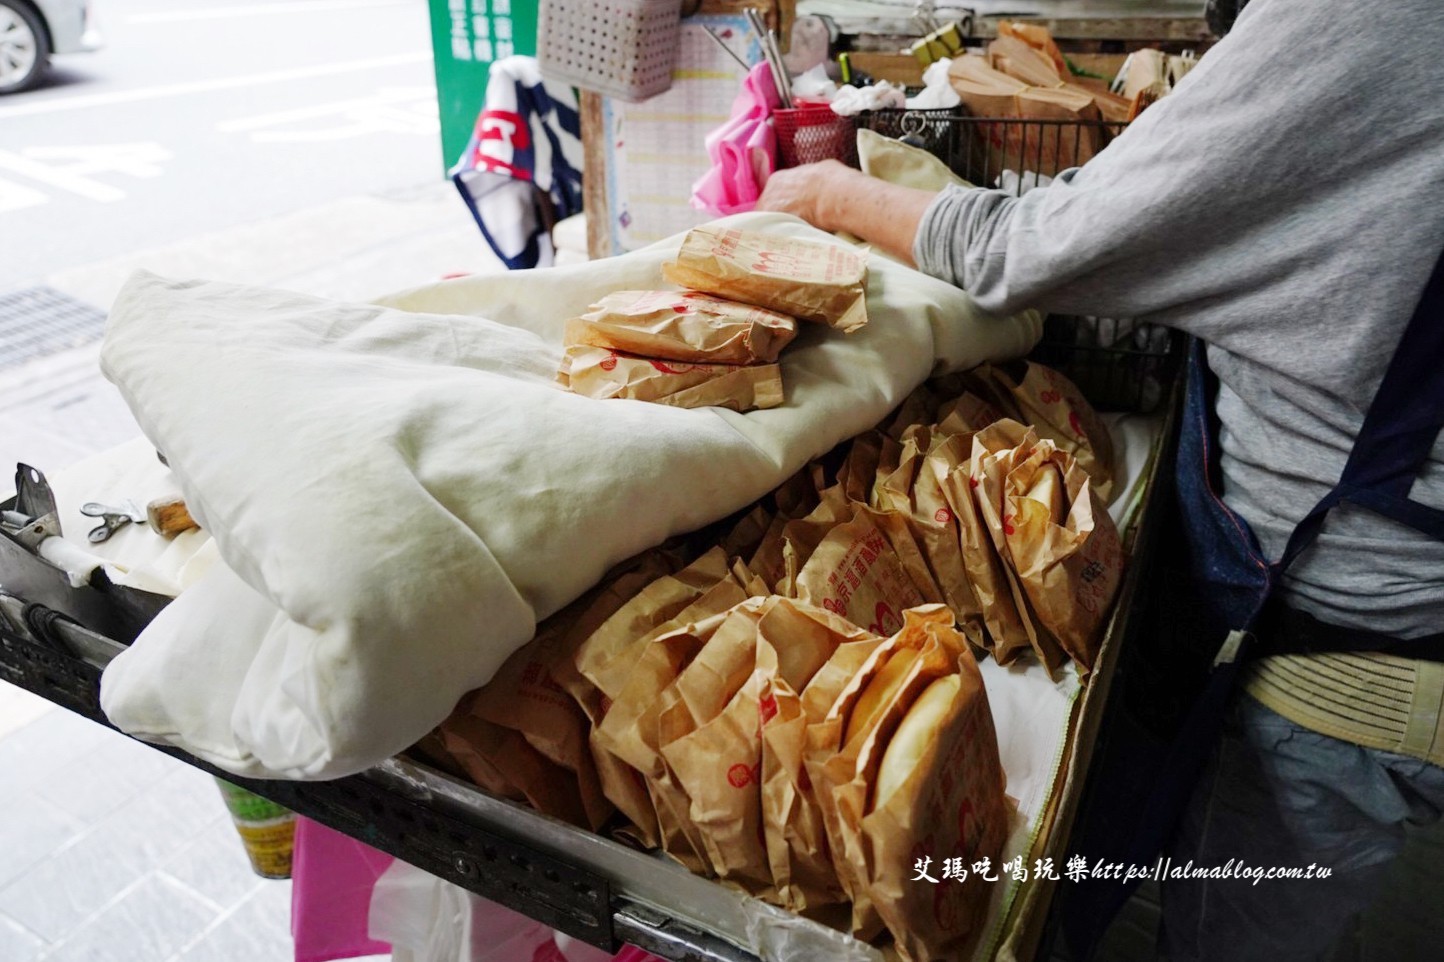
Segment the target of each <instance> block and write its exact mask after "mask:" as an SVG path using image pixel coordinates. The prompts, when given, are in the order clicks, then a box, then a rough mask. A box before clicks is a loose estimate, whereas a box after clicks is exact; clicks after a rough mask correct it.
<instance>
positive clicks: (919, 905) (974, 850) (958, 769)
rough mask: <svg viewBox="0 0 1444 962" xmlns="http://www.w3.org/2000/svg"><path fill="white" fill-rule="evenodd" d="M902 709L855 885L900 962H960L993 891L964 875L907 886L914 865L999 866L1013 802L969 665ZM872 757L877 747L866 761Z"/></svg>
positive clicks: (881, 766)
mask: <svg viewBox="0 0 1444 962" xmlns="http://www.w3.org/2000/svg"><path fill="white" fill-rule="evenodd" d="M900 701H901V700H900ZM902 704H904V705H906V706H907V707H906V713H905V714H903V716H902V719H901V721H900V722H898V724H897V727H896V729H895V730H894V731H893V732H892V734H891V735H890V736H888V737H887V738H886V741H885V748H883V749H882V757H881V761H880V762H879V763H878V766H877V775H876V777H875V779H874V780H873V782H872V795H871V798H870V800H869V801H868V813H867V814H866V815H865V816H864V817H863V818H862V825H861V836H862V840H863V844H862V846H861V850H862V852H863V855H864V858H865V861H864V865H863V872H862V874H863V882H864V884H865V886H866V887H867V890H868V892H869V897H870V899H871V901H872V903H873V904H874V905H875V906H876V907H877V911H878V913H879V914H880V915H881V916H882V919H883V922H884V923H885V924H886V926H887V928H888V931H889V932H891V933H892V936H893V940H894V942H895V944H896V946H897V949H898V952H899V954H900V955H901V956H902V957H903V958H904V959H911V960H914V962H933V960H939V962H941V960H952V959H966V958H968V957H969V956H970V955H971V954H972V952H973V950H974V948H975V947H976V945H977V942H978V939H979V936H980V935H981V934H982V932H983V928H984V925H985V923H986V920H987V911H988V901H989V896H990V894H991V891H990V890H991V888H992V886H993V885H994V884H997V883H990V882H987V881H985V880H984V879H982V878H981V877H979V876H978V874H977V873H975V872H972V871H969V874H968V877H967V878H966V879H965V880H964V881H962V882H959V881H956V880H953V879H949V880H947V881H943V882H939V883H938V884H937V885H930V884H926V883H918V882H915V881H913V879H914V878H916V866H917V861H918V859H919V858H922V857H929V858H931V859H932V863H931V864H932V866H933V867H934V869H937V870H939V871H940V870H941V869H940V866H942V865H943V864H944V863H945V862H946V861H947V860H948V859H961V860H962V863H963V864H964V865H967V866H969V867H971V866H972V864H973V863H974V862H975V861H977V860H978V859H982V858H987V859H990V860H992V862H993V864H998V863H999V862H1000V861H1001V858H1002V851H1003V843H1004V841H1005V840H1006V837H1007V834H1008V828H1009V820H1010V817H1011V810H1012V804H1011V803H1010V801H1009V800H1008V798H1007V796H1006V795H1005V794H1004V792H1003V789H1004V785H1005V783H1006V777H1005V775H1004V773H1003V766H1002V763H1001V761H1000V759H999V757H998V738H997V734H996V732H995V731H994V728H993V716H992V712H991V711H990V710H989V707H988V696H987V692H986V691H985V690H984V688H983V679H982V675H981V673H980V672H979V671H978V666H977V662H975V661H974V660H973V656H972V655H971V654H970V653H968V652H966V651H964V652H962V653H961V654H960V655H959V656H958V659H957V663H956V666H955V669H954V673H951V674H947V675H944V676H943V677H941V678H938V679H935V680H933V681H931V682H930V683H929V684H928V685H927V687H926V688H924V689H922V691H921V693H920V694H919V695H918V696H917V697H916V698H914V699H913V700H912V701H911V703H910V704H909V703H907V702H905V701H903V702H902ZM879 734H881V733H879ZM878 750H879V746H878V745H877V744H876V743H875V744H874V745H873V755H874V756H875V755H876V754H877V752H878Z"/></svg>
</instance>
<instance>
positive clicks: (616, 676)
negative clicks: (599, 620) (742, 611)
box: [558, 549, 745, 848]
mask: <svg viewBox="0 0 1444 962" xmlns="http://www.w3.org/2000/svg"><path fill="white" fill-rule="evenodd" d="M709 593H710V595H709ZM744 597H745V594H744V593H743V591H742V590H741V588H740V587H739V586H738V584H737V582H736V581H735V580H734V579H733V577H732V572H731V570H730V568H729V567H728V564H727V556H726V555H725V554H724V553H723V552H722V551H721V550H720V549H713V550H712V551H709V552H707V553H706V554H704V555H702V556H701V557H699V558H698V559H697V560H696V561H694V562H692V564H690V565H688V566H687V567H686V568H683V569H682V570H681V571H678V572H677V573H676V574H674V575H667V576H665V577H662V578H658V579H656V580H655V581H653V582H652V583H650V584H648V585H647V586H646V587H645V588H644V589H643V590H642V591H641V592H640V593H639V594H637V595H636V596H635V597H634V598H632V599H631V600H630V601H628V602H627V603H626V604H625V605H623V606H622V607H621V608H620V609H619V610H618V611H617V612H616V613H615V614H614V615H612V616H611V617H610V618H608V619H607V620H606V621H605V622H604V623H603V624H602V626H601V627H600V628H598V629H597V630H596V631H594V632H593V633H592V634H591V635H589V636H588V637H587V638H586V640H585V641H583V642H582V643H581V645H580V646H579V647H578V648H577V651H576V654H575V656H574V658H573V661H574V664H575V667H576V669H577V671H576V674H575V675H572V676H568V675H567V674H566V673H565V672H559V673H558V682H559V683H560V684H562V686H563V687H565V688H566V689H567V690H568V691H569V692H570V693H571V695H572V697H573V698H575V699H576V701H577V703H578V704H580V705H581V706H582V709H583V711H585V712H586V713H587V717H588V719H590V721H591V722H592V726H593V727H592V731H591V734H590V736H589V738H588V747H589V748H590V749H591V752H592V757H593V760H594V762H595V764H596V767H597V776H598V779H599V781H600V782H601V785H602V790H603V792H604V793H605V795H606V796H607V798H608V799H609V800H610V801H611V802H612V803H613V804H614V805H616V806H617V808H618V809H619V810H620V811H621V812H622V814H623V815H625V816H626V817H627V818H628V819H629V820H631V822H632V823H633V825H634V826H635V829H636V832H635V834H636V836H637V839H638V840H639V841H640V842H641V843H642V844H643V845H645V846H647V847H650V848H655V847H657V846H659V845H660V844H661V835H660V829H659V827H658V824H657V815H656V811H655V808H654V806H653V804H652V801H651V796H650V793H649V792H648V791H647V787H646V784H645V782H644V781H643V780H642V777H641V775H640V774H639V773H638V772H637V771H636V770H635V769H633V768H631V767H630V766H628V765H626V764H625V763H624V762H622V761H621V760H619V759H618V758H617V757H616V756H615V755H614V754H613V753H612V752H611V751H609V750H608V749H607V748H606V746H605V745H604V744H601V743H599V742H598V739H597V730H596V726H597V725H598V724H600V723H601V721H602V720H603V719H604V718H605V716H606V714H607V710H608V708H609V707H610V706H611V703H612V700H613V699H615V698H616V697H617V696H618V695H620V694H621V691H622V688H623V687H624V685H625V679H626V678H627V676H628V673H629V671H630V668H631V664H632V662H633V661H635V659H636V658H637V657H638V656H639V655H640V649H634V648H633V646H634V645H635V644H636V643H637V642H639V641H642V640H645V639H647V638H649V637H651V636H653V635H654V634H657V633H663V632H665V631H667V630H669V629H670V628H671V627H674V625H673V621H674V619H679V618H684V619H685V618H687V617H688V616H689V615H691V614H697V615H698V617H699V618H700V617H705V615H704V614H702V613H703V612H705V613H708V614H711V613H715V612H716V611H721V610H725V609H726V608H728V607H730V606H731V605H733V604H735V603H737V601H739V600H741V599H742V598H744ZM704 599H705V600H704ZM683 623H684V624H685V621H683Z"/></svg>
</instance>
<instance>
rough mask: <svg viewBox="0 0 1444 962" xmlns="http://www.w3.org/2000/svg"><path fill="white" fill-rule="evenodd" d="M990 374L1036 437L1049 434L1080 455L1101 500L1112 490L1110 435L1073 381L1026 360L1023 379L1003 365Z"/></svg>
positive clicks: (1083, 466)
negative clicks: (1016, 404)
mask: <svg viewBox="0 0 1444 962" xmlns="http://www.w3.org/2000/svg"><path fill="white" fill-rule="evenodd" d="M987 370H988V374H989V376H990V377H992V378H993V379H994V380H996V381H997V382H998V384H1000V385H1001V386H1002V387H1003V388H1004V389H1005V390H1007V391H1008V392H1009V393H1010V394H1012V395H1013V398H1014V399H1015V400H1016V401H1017V403H1018V408H1019V410H1020V411H1021V412H1022V421H1023V422H1024V423H1025V424H1030V425H1032V427H1033V430H1034V431H1035V432H1036V433H1037V435H1038V437H1040V438H1047V439H1048V440H1050V441H1052V442H1053V443H1054V444H1056V445H1057V446H1058V447H1059V448H1061V449H1062V450H1064V451H1066V452H1068V453H1069V454H1071V455H1073V456H1074V457H1075V458H1077V459H1078V464H1079V465H1080V466H1081V467H1082V468H1083V470H1084V471H1086V472H1088V477H1089V478H1091V479H1092V481H1093V487H1094V488H1095V489H1096V491H1097V493H1098V495H1099V497H1101V498H1102V499H1103V503H1104V504H1107V503H1108V501H1109V498H1110V497H1111V495H1112V493H1113V437H1112V435H1111V434H1109V433H1108V426H1107V425H1105V424H1104V423H1103V421H1102V419H1101V418H1099V417H1098V412H1097V411H1095V410H1093V405H1091V404H1089V403H1088V401H1087V399H1086V398H1084V397H1083V392H1082V391H1079V390H1078V387H1077V385H1075V384H1074V383H1073V382H1072V381H1070V380H1068V379H1067V378H1066V377H1064V376H1063V375H1062V374H1060V373H1059V372H1057V371H1055V370H1053V369H1052V368H1051V367H1045V366H1044V365H1042V364H1034V363H1032V362H1029V363H1028V366H1027V370H1026V371H1025V372H1024V374H1023V377H1022V379H1021V380H1014V379H1013V377H1012V376H1011V375H1009V373H1008V372H1007V371H1006V370H1005V369H1003V368H1001V367H996V366H994V367H989V368H988V369H987Z"/></svg>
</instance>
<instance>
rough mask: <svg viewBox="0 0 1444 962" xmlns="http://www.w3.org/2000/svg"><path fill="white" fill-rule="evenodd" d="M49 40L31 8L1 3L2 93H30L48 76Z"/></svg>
mask: <svg viewBox="0 0 1444 962" xmlns="http://www.w3.org/2000/svg"><path fill="white" fill-rule="evenodd" d="M49 60H50V38H49V36H48V35H47V34H46V33H45V27H44V26H43V25H42V24H41V22H40V17H39V16H37V15H36V13H35V11H34V10H32V9H31V8H30V7H29V5H27V4H24V3H20V2H18V0H0V94H11V93H16V92H17V91H21V90H28V89H30V88H31V87H33V86H35V84H36V82H37V81H39V80H40V77H41V75H42V74H43V73H45V65H46V63H47V62H48V61H49Z"/></svg>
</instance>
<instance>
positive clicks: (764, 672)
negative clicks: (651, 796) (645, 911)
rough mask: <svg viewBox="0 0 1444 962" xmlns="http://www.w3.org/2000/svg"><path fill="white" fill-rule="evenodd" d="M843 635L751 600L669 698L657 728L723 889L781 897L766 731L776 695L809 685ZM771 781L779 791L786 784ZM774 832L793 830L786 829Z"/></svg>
mask: <svg viewBox="0 0 1444 962" xmlns="http://www.w3.org/2000/svg"><path fill="white" fill-rule="evenodd" d="M817 614H818V615H819V616H821V617H822V618H824V619H826V618H827V617H828V616H827V615H826V614H825V613H823V612H818V613H817ZM845 632H846V627H845V626H844V625H842V623H840V622H836V621H833V622H831V623H830V624H822V623H819V622H818V621H816V620H814V619H811V618H808V617H807V616H806V615H805V614H803V613H802V612H801V611H800V609H799V606H798V605H797V604H796V603H795V602H793V601H791V600H789V599H785V598H780V597H777V596H773V597H769V598H767V599H753V600H750V601H748V602H745V603H744V604H742V605H740V606H738V607H737V608H734V609H733V610H732V611H731V612H729V613H728V615H727V616H726V621H725V622H724V624H723V626H722V627H721V628H719V629H718V630H717V632H716V633H714V634H713V636H712V637H711V639H709V640H708V642H707V643H706V644H705V645H704V647H703V648H702V650H701V651H700V652H699V653H698V654H697V656H696V657H695V658H694V659H693V661H692V662H691V664H690V665H688V666H687V668H686V669H685V670H684V671H683V672H682V674H680V675H679V676H678V677H677V680H676V682H675V683H674V685H673V689H672V691H671V692H667V693H664V694H663V697H662V699H661V700H663V701H664V702H669V704H668V707H666V708H665V709H664V710H663V712H662V714H661V716H660V718H659V720H658V738H659V741H660V743H661V752H662V757H663V759H664V760H665V761H666V763H667V767H668V769H669V770H670V772H671V773H672V774H673V775H674V776H675V779H676V782H677V784H678V785H680V787H681V788H682V790H683V791H684V792H685V793H686V795H687V797H688V798H689V799H690V803H691V807H690V810H689V814H690V818H691V821H692V824H693V825H694V826H695V828H696V829H697V831H698V833H699V834H700V835H701V840H702V844H703V846H704V849H705V853H706V858H707V861H708V862H709V864H710V865H711V868H712V870H713V872H715V873H716V874H717V875H718V876H719V877H720V878H722V879H723V880H724V881H727V882H730V883H732V884H734V885H737V886H738V887H740V888H742V889H743V890H744V891H747V892H749V893H751V894H753V895H757V896H760V897H764V898H767V899H768V900H769V901H776V900H777V899H778V894H777V889H776V886H775V883H774V879H773V872H772V862H773V855H772V851H771V850H770V849H769V847H768V844H767V841H766V831H767V829H766V824H767V822H766V818H767V811H768V809H767V807H766V806H765V803H764V800H763V797H762V792H763V789H762V785H763V782H764V780H765V779H766V777H767V776H766V774H765V773H764V761H763V756H764V753H765V752H764V747H763V746H764V734H763V732H764V730H765V728H766V726H767V725H768V724H769V722H770V721H771V720H772V718H773V717H774V716H775V713H776V710H777V709H776V698H777V696H778V694H781V695H782V697H784V698H786V697H788V696H789V695H790V694H791V693H793V692H795V691H796V689H797V688H800V687H802V686H803V685H805V684H806V682H807V681H808V680H809V679H810V678H811V677H812V675H813V674H814V673H815V672H816V671H817V669H818V668H819V667H820V666H821V665H822V664H823V663H824V662H825V661H826V660H827V659H828V657H830V656H831V654H832V652H833V650H834V649H835V648H836V647H837V644H838V642H839V640H840V638H839V635H841V638H846V637H847V634H846V633H845ZM769 638H776V639H777V645H778V647H774V645H773V644H772V642H771V641H769V640H768V639H769ZM672 695H675V697H669V696H672ZM793 697H795V695H794V696H793ZM774 744H776V742H775V740H774ZM800 750H801V746H800V745H798V746H797V747H796V752H797V754H799V755H800ZM772 766H773V769H777V768H778V764H777V762H776V760H775V759H774V760H773V762H772ZM772 774H773V780H774V788H775V787H777V785H776V783H777V782H778V781H779V780H785V778H786V776H787V772H786V771H785V770H782V771H773V772H772ZM794 777H795V776H794ZM782 814H783V815H784V816H785V815H788V814H791V813H790V812H789V811H784V812H783V813H782ZM776 827H777V829H778V830H779V831H785V829H786V822H781V823H778V825H777V826H776ZM794 887H795V886H794Z"/></svg>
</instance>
